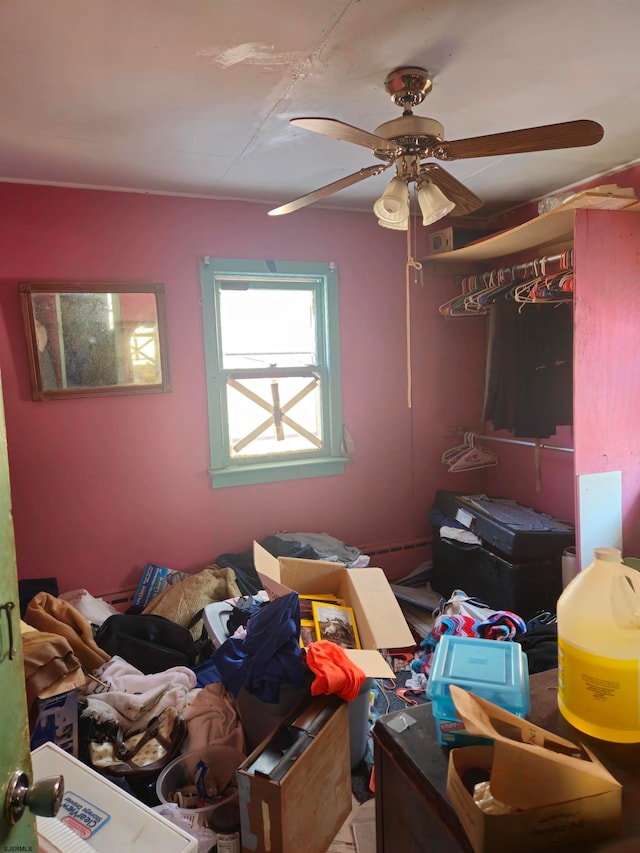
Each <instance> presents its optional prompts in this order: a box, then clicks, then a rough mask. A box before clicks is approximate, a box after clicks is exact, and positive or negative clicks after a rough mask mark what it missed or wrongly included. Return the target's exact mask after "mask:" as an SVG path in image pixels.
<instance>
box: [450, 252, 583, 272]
mask: <svg viewBox="0 0 640 853" xmlns="http://www.w3.org/2000/svg"><path fill="white" fill-rule="evenodd" d="M568 251H572V250H571V249H569V250H568ZM566 254H567V252H560V254H558V255H546V256H543V257H542V258H535V260H533V261H524V262H523V263H521V264H514V265H513V266H510V267H498V268H496V269H493V270H488V271H486V272H483V273H476V274H475V275H471V276H467V277H468V278H482V277H483V276H487V275H489V276H491V275H498V276H499V275H500V273H504V272H507V271H508V272H510V273H511V272H516V271H518V270H526V269H527V268H528V267H530V266H533V264H535V263H538V264H540V265H541V266H542V267H544V265H545V264H554V263H556V262H557V261H561V260H562V259H563V258H564V257H565V255H566Z"/></svg>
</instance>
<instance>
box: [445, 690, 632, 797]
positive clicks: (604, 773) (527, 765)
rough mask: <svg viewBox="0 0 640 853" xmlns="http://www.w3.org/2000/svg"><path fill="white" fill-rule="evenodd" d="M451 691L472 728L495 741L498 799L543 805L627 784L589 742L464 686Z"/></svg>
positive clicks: (493, 773) (493, 784)
mask: <svg viewBox="0 0 640 853" xmlns="http://www.w3.org/2000/svg"><path fill="white" fill-rule="evenodd" d="M450 690H451V698H452V699H453V702H454V705H455V707H456V712H457V714H458V716H459V717H460V718H461V719H462V720H463V721H464V723H465V728H466V730H467V731H468V732H469V733H470V734H473V735H481V736H483V737H488V738H492V739H493V741H494V757H493V765H492V768H491V793H492V794H493V796H494V797H495V798H496V799H497V800H501V801H502V802H504V803H508V804H509V805H511V806H514V807H515V808H519V809H531V808H541V807H543V806H549V805H553V804H554V803H562V802H568V801H569V800H574V799H578V798H581V797H589V796H593V795H596V794H602V793H606V792H607V791H611V790H615V789H618V788H620V787H621V786H620V784H619V782H617V781H616V779H615V778H614V777H613V776H612V775H611V774H610V773H609V771H608V770H607V769H606V768H605V767H604V766H603V765H602V764H601V763H600V762H599V761H598V760H597V758H596V757H595V756H594V755H593V754H592V753H590V752H589V751H588V750H586V749H585V748H584V747H583V746H581V745H579V746H577V745H576V744H573V743H571V741H568V740H565V739H564V738H561V737H558V736H556V735H554V734H552V733H551V732H548V731H546V730H545V729H542V728H540V727H539V726H535V725H533V723H530V722H528V721H527V720H523V719H521V718H520V717H517V716H516V715H515V714H511V713H510V712H509V711H505V710H504V709H503V708H500V707H499V706H498V705H495V704H493V702H488V701H487V700H486V699H482V698H480V697H479V696H474V695H473V694H472V693H469V692H468V691H467V690H463V689H462V688H461V687H456V686H455V685H451V688H450Z"/></svg>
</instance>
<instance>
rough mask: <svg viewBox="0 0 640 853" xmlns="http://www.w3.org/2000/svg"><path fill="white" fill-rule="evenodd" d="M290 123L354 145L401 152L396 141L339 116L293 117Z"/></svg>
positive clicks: (396, 152) (393, 152)
mask: <svg viewBox="0 0 640 853" xmlns="http://www.w3.org/2000/svg"><path fill="white" fill-rule="evenodd" d="M290 123H291V124H294V125H295V126H296V127H303V128H304V129H305V130H312V131H313V132H314V133H322V134H323V135H324V136H330V137H331V138H332V139H339V140H341V141H342V142H353V144H354V145H363V146H364V147H365V148H371V149H372V150H382V151H388V152H389V154H396V155H397V154H399V153H400V149H399V147H398V146H397V145H396V143H395V142H390V141H389V140H388V139H385V138H384V137H382V136H376V134H375V133H369V131H368V130H361V129H360V128H359V127H354V126H353V125H352V124H346V123H345V122H343V121H340V120H339V119H337V118H292V119H291V120H290Z"/></svg>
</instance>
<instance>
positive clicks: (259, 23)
mask: <svg viewBox="0 0 640 853" xmlns="http://www.w3.org/2000/svg"><path fill="white" fill-rule="evenodd" d="M638 33H640V2H638V0H242V2H239V0H235V2H234V0H0V179H1V180H9V181H29V182H36V183H42V184H69V185H74V186H87V187H105V188H114V189H116V188H117V189H133V190H142V191H150V192H157V193H177V194H180V195H191V194H194V195H200V196H209V197H214V198H223V199H229V198H233V199H246V200H252V201H265V202H268V203H270V204H273V205H274V206H275V205H279V204H282V203H284V202H287V201H290V200H291V199H294V198H296V197H298V196H300V195H303V194H305V193H307V192H309V191H311V190H314V189H316V188H317V187H320V186H323V185H324V184H327V183H331V182H333V181H336V180H338V179H339V178H342V177H345V176H346V175H349V174H351V173H352V172H355V171H357V170H358V169H359V168H361V167H363V166H368V165H373V164H375V163H376V162H378V161H376V159H375V157H374V156H373V155H372V154H371V152H369V151H368V150H367V149H366V148H363V147H360V146H356V145H352V144H349V143H346V142H338V141H336V140H334V139H330V138H327V137H324V136H320V135H318V134H315V133H310V132H309V131H306V130H302V129H298V128H295V127H293V126H291V125H289V121H288V120H289V119H290V118H293V117H296V116H327V117H333V118H338V119H341V120H343V121H346V122H348V123H349V124H353V125H356V126H358V127H361V128H363V129H365V130H370V131H373V130H374V129H375V128H376V127H377V126H378V125H379V124H381V123H382V122H384V121H388V120H390V119H393V118H396V117H398V116H399V115H400V110H399V108H398V107H397V106H396V105H395V104H393V103H392V101H391V100H390V98H389V96H388V95H387V94H386V93H385V91H384V89H383V81H384V78H385V76H386V75H387V73H388V72H389V71H391V70H392V69H393V68H396V67H398V66H400V65H418V66H423V67H426V68H428V69H429V71H430V72H431V73H432V74H433V77H434V86H433V91H432V92H431V94H429V95H428V96H427V98H426V99H425V101H424V103H423V104H422V105H421V106H420V107H417V108H416V110H415V112H416V115H425V116H431V117H433V118H436V119H438V120H439V121H440V122H442V123H443V124H444V127H445V138H446V139H447V140H453V139H459V138H464V137H468V136H476V135H482V134H487V133H496V132H500V131H504V130H512V129H516V128H521V127H529V126H533V125H542V124H550V123H554V122H561V121H568V120H572V119H581V118H589V119H594V120H596V121H598V122H600V123H601V124H602V125H603V126H604V129H605V135H604V139H603V140H602V141H601V142H600V143H598V144H597V145H594V146H592V147H588V148H573V149H567V150H563V151H550V152H541V153H530V154H514V155H509V156H504V157H488V158H481V159H472V160H461V161H456V162H454V163H447V164H446V168H447V170H448V171H450V172H451V174H453V175H454V176H455V177H457V178H458V179H459V180H461V181H462V182H463V183H465V184H466V185H467V186H468V187H469V188H470V189H472V190H473V191H474V192H475V193H476V194H478V195H479V196H480V197H481V198H483V199H484V200H485V202H486V203H487V207H486V208H485V209H483V210H480V211H478V215H482V214H483V212H489V211H490V210H495V209H500V208H503V209H504V208H508V207H511V206H513V205H514V204H515V203H517V202H520V201H525V200H530V199H534V198H538V197H540V196H543V195H545V194H548V193H551V192H554V191H557V190H559V189H561V188H564V187H566V186H568V185H570V184H572V183H574V182H577V181H580V180H584V179H587V178H589V177H591V176H594V175H598V174H601V173H605V172H607V171H610V170H611V169H614V168H615V167H617V166H620V165H622V164H626V163H629V162H633V161H635V160H636V158H638V157H640V145H639V139H640V60H639V58H638ZM388 180H389V173H386V174H384V175H380V176H377V177H372V178H368V179H367V180H366V181H363V182H361V183H360V184H357V185H356V186H354V187H351V188H349V189H345V190H342V191H341V192H339V193H337V194H335V195H333V196H331V197H330V198H329V199H326V200H325V201H324V202H322V203H321V204H322V205H323V206H325V207H342V208H348V209H366V208H367V207H369V206H370V205H371V204H372V202H373V200H374V199H375V198H376V197H377V196H378V195H380V192H381V191H382V189H383V188H384V186H386V184H387V182H388ZM302 215H304V214H303V212H301V211H299V212H296V213H293V214H290V216H296V217H298V216H302Z"/></svg>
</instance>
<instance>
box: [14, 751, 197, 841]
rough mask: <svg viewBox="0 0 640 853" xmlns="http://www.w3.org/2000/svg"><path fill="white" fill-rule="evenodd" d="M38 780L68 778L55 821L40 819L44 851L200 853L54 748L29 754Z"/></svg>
mask: <svg viewBox="0 0 640 853" xmlns="http://www.w3.org/2000/svg"><path fill="white" fill-rule="evenodd" d="M31 761H32V764H33V777H34V779H43V778H46V777H47V776H60V775H62V776H63V777H64V798H63V800H62V807H61V809H60V811H59V812H58V814H57V815H56V817H38V818H36V824H37V828H38V843H39V850H40V851H43V853H44V851H47V853H48V851H52V853H54V851H63V853H88V851H95V850H97V851H99V853H120V851H125V850H135V851H136V853H158V851H160V850H161V851H162V853H196V851H197V849H198V842H197V839H196V838H195V837H194V836H192V835H189V834H188V833H187V832H185V831H184V830H183V829H180V827H178V826H176V825H175V824H173V823H171V822H170V821H168V820H167V819H166V818H164V817H162V815H159V814H158V813H157V812H155V811H153V809H150V808H149V807H148V806H145V805H144V803H141V802H140V801H139V800H136V799H135V797H132V796H131V795H130V794H127V792H126V791H123V790H122V789H121V788H119V787H118V786H117V785H114V783H113V782H111V781H110V780H109V779H106V778H105V777H104V776H101V775H100V774H99V773H97V772H96V771H95V770H93V769H92V768H91V767H88V766H87V765H86V764H83V762H82V761H79V760H78V759H77V758H74V757H73V755H71V754H70V753H68V752H65V751H64V750H62V749H60V747H59V746H56V745H55V744H53V743H44V744H42V746H39V747H38V748H37V749H34V750H33V752H32V753H31Z"/></svg>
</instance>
